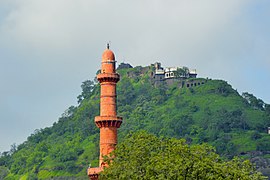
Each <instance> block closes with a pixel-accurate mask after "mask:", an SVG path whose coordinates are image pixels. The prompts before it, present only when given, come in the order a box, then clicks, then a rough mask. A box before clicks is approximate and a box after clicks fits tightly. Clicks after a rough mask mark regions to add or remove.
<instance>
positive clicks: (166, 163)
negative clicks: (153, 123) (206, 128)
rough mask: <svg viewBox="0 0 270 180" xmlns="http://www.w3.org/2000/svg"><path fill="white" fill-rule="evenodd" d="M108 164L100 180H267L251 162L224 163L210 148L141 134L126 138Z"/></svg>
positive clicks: (205, 145)
mask: <svg viewBox="0 0 270 180" xmlns="http://www.w3.org/2000/svg"><path fill="white" fill-rule="evenodd" d="M113 157H114V158H113ZM138 157H140V158H138ZM112 160H113V161H112ZM107 163H108V164H109V168H105V170H104V171H103V172H102V173H101V176H100V179H104V180H110V179H111V180H115V179H119V180H121V179H122V180H126V179H142V180H143V179H145V180H149V179H157V180H158V179H160V180H164V179H170V180H184V179H190V180H191V179H209V180H217V179H220V180H221V179H247V180H248V179H250V180H254V179H257V180H259V179H264V177H263V176H262V175H261V174H260V173H258V172H256V171H255V170H254V168H253V167H252V165H251V163H250V162H249V161H244V162H242V161H241V160H239V159H238V158H234V159H233V160H231V161H224V160H222V159H221V158H220V157H219V155H217V154H216V153H215V150H214V149H213V147H211V146H209V145H207V144H202V145H188V144H187V143H186V142H185V140H184V139H175V138H164V137H160V138H157V137H156V136H154V135H152V134H148V133H146V132H140V131H139V132H137V133H134V134H133V133H130V134H129V135H128V136H126V137H125V140H124V141H123V142H122V143H120V144H119V145H118V146H117V149H116V150H115V151H114V152H113V153H112V154H111V156H109V157H107Z"/></svg>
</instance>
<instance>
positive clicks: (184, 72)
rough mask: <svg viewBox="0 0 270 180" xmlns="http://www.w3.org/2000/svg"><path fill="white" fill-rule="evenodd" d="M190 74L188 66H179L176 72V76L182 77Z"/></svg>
mask: <svg viewBox="0 0 270 180" xmlns="http://www.w3.org/2000/svg"><path fill="white" fill-rule="evenodd" d="M188 75H189V69H188V68H187V67H182V68H177V70H176V72H175V76H176V77H178V78H180V77H185V78H186V77H188Z"/></svg>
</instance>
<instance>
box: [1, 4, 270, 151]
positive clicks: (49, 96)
mask: <svg viewBox="0 0 270 180" xmlns="http://www.w3.org/2000/svg"><path fill="white" fill-rule="evenodd" d="M269 19H270V1H269V0H220V1H217V0H201V1H199V0H166V1H165V0H136V1H131V0H114V1H110V0H76V1H75V0H0V83H1V86H0V87H1V88H0V123H1V126H0V152H3V151H8V150H10V146H11V145H12V144H14V143H16V144H17V145H18V144H20V143H22V142H23V141H25V140H26V139H27V137H28V136H29V135H30V134H32V133H34V131H35V129H40V128H45V127H50V126H52V124H53V123H54V122H57V121H58V118H59V117H60V116H61V114H62V113H63V112H64V111H65V110H66V109H67V108H68V107H69V106H71V105H75V106H76V105H77V98H76V97H77V96H78V95H79V94H80V93H81V88H80V85H81V83H82V82H83V81H85V80H87V79H93V78H94V76H95V73H96V71H97V70H98V69H99V67H100V62H101V55H102V52H103V51H104V50H105V48H106V43H107V42H110V43H111V49H112V50H113V51H114V53H115V56H116V59H117V61H118V63H121V62H128V63H130V64H131V65H133V66H138V65H141V66H146V65H150V64H152V63H155V62H157V61H158V62H161V64H162V66H163V67H168V66H187V67H189V68H191V69H193V68H194V69H197V73H198V76H199V77H209V78H212V79H223V80H225V81H227V82H228V83H229V84H231V85H232V87H233V88H234V89H237V91H238V92H239V93H240V94H241V93H242V92H249V93H252V94H254V95H255V96H256V97H258V98H260V99H262V100H263V101H264V102H266V103H270V93H269V92H270V82H269V79H270V58H269V57H270V34H269V32H270V21H269Z"/></svg>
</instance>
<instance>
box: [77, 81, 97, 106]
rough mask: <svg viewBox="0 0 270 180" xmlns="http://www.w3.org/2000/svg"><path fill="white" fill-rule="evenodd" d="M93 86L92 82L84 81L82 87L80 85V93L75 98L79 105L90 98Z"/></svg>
mask: <svg viewBox="0 0 270 180" xmlns="http://www.w3.org/2000/svg"><path fill="white" fill-rule="evenodd" d="M94 86H95V83H94V81H91V80H86V81H84V82H82V85H81V88H82V93H81V94H80V95H79V96H78V97H77V99H78V103H79V104H80V103H81V101H82V100H83V99H87V98H89V97H90V96H91V93H92V91H93V89H94Z"/></svg>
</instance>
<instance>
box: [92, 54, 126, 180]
mask: <svg viewBox="0 0 270 180" xmlns="http://www.w3.org/2000/svg"><path fill="white" fill-rule="evenodd" d="M97 79H98V81H99V82H100V116H96V117H95V123H96V125H97V127H98V128H100V156H99V168H89V169H88V176H89V177H90V179H97V178H98V173H99V172H100V171H102V169H103V167H104V166H107V164H106V162H104V160H103V157H104V156H108V155H109V154H110V153H111V152H112V151H113V150H114V149H115V146H116V144H117V129H118V128H119V127H120V126H121V123H122V118H121V117H119V116H117V104H116V97H117V95H116V84H117V82H118V81H119V80H120V76H119V74H117V73H116V72H115V58H114V54H113V52H112V51H111V50H109V49H107V50H105V51H104V53H103V55H102V63H101V72H100V73H99V74H98V75H97Z"/></svg>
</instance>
